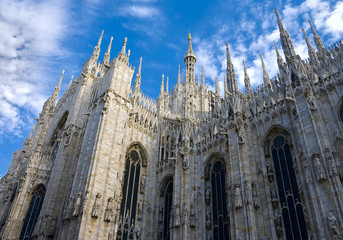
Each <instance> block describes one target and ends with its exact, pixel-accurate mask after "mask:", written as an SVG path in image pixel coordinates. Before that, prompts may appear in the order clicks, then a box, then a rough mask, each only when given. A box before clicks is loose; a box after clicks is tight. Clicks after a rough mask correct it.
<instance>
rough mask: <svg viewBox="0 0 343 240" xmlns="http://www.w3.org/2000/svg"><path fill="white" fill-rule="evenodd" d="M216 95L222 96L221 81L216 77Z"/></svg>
mask: <svg viewBox="0 0 343 240" xmlns="http://www.w3.org/2000/svg"><path fill="white" fill-rule="evenodd" d="M216 95H217V97H219V96H220V89H219V82H218V78H216Z"/></svg>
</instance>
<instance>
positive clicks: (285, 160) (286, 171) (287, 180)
mask: <svg viewBox="0 0 343 240" xmlns="http://www.w3.org/2000/svg"><path fill="white" fill-rule="evenodd" d="M272 156H273V162H274V167H275V176H276V180H277V185H278V192H279V198H280V206H281V213H282V218H283V222H284V228H285V234H286V238H287V239H308V235H307V229H306V222H305V217H304V211H303V206H302V204H301V201H300V195H299V189H298V184H297V179H296V175H295V171H294V167H293V159H292V155H291V150H290V146H289V143H288V141H287V139H286V138H285V137H283V136H277V137H276V138H274V141H273V145H272Z"/></svg>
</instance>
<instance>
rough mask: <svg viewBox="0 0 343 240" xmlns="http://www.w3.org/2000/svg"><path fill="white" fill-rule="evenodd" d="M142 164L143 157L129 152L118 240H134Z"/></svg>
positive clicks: (133, 151) (135, 152) (134, 151)
mask: <svg viewBox="0 0 343 240" xmlns="http://www.w3.org/2000/svg"><path fill="white" fill-rule="evenodd" d="M141 162H142V159H141V156H140V154H139V153H138V152H137V151H136V150H131V151H129V153H128V154H127V157H126V163H125V175H124V185H123V190H122V194H123V195H122V196H123V199H122V202H121V206H120V218H121V226H120V228H119V230H118V233H117V239H118V240H127V239H134V225H135V218H136V207H137V198H138V187H139V177H140V172H141ZM141 187H142V186H141Z"/></svg>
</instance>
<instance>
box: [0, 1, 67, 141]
mask: <svg viewBox="0 0 343 240" xmlns="http://www.w3.org/2000/svg"><path fill="white" fill-rule="evenodd" d="M0 19H1V21H0V39H1V41H0V74H1V76H2V77H1V80H0V109H1V110H0V135H1V136H6V135H8V134H16V135H20V134H21V128H22V127H24V126H26V124H27V119H28V118H31V119H32V114H37V113H38V112H39V111H40V110H41V109H40V108H41V106H42V103H43V101H44V99H46V97H47V96H46V95H45V91H44V89H45V87H46V86H47V83H48V79H49V73H46V72H45V70H46V69H47V62H48V58H49V57H56V56H62V55H64V54H66V52H65V51H64V50H63V49H64V48H63V47H62V46H60V42H61V40H62V39H63V37H64V36H65V31H66V30H67V27H66V25H67V21H68V16H67V11H64V3H63V1H34V0H27V1H19V0H3V1H1V2H0ZM30 125H31V123H30ZM0 140H1V139H0Z"/></svg>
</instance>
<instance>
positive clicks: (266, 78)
mask: <svg viewBox="0 0 343 240" xmlns="http://www.w3.org/2000/svg"><path fill="white" fill-rule="evenodd" d="M260 57H261V63H262V69H263V84H264V87H265V88H267V87H271V85H272V84H271V81H270V78H269V75H268V73H267V70H266V65H265V64H264V60H263V55H262V53H261V54H260Z"/></svg>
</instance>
